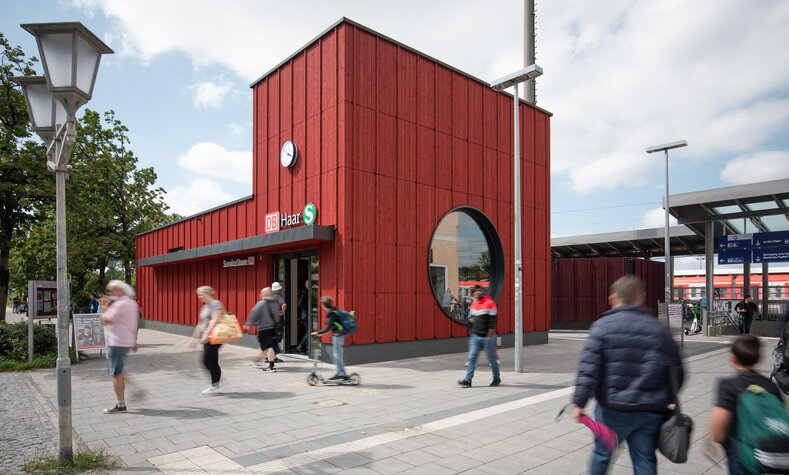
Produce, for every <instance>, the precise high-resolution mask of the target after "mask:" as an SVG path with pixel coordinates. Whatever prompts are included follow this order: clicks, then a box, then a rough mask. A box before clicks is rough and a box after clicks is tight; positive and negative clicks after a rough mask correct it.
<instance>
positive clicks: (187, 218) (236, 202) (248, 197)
mask: <svg viewBox="0 0 789 475" xmlns="http://www.w3.org/2000/svg"><path fill="white" fill-rule="evenodd" d="M254 197H255V195H248V196H245V197H243V198H239V199H237V200H233V201H230V202H228V203H224V204H221V205H219V206H214V207H213V208H210V209H207V210H205V211H200V212H199V213H195V214H192V215H189V216H186V217H185V218H181V219H179V220H178V221H173V222H172V223H167V224H162V225H161V226H157V227H155V228H153V229H149V230H147V231H143V232H141V233H137V235H136V236H135V237H139V236H142V235H144V234H148V233H152V232H154V231H159V230H160V229H164V228H166V227H168V226H174V225H176V224H178V223H183V222H184V221H189V220H190V219H194V218H197V217H198V216H202V215H204V214H208V213H211V212H213V211H216V210H220V209H222V208H227V207H228V206H233V205H235V204H238V203H242V202H244V201H247V200H251V199H252V198H254Z"/></svg>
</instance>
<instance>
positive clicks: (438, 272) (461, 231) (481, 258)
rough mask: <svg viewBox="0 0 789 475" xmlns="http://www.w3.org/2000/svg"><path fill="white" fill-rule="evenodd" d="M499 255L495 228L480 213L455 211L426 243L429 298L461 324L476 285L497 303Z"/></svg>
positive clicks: (501, 271)
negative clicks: (431, 297)
mask: <svg viewBox="0 0 789 475" xmlns="http://www.w3.org/2000/svg"><path fill="white" fill-rule="evenodd" d="M503 256H504V251H503V250H502V247H501V240H500V239H499V237H498V234H497V233H496V229H495V228H494V227H493V224H492V223H491V222H490V220H489V219H488V218H487V216H485V215H484V214H483V213H482V212H481V211H479V210H476V209H474V208H456V209H453V210H452V211H450V212H449V213H447V214H446V215H445V216H444V217H443V218H442V219H441V221H440V222H439V223H438V226H437V227H436V230H435V232H434V233H433V240H432V241H431V243H430V252H429V259H428V272H429V273H430V285H431V287H432V288H433V295H434V296H435V298H436V301H437V302H438V305H439V307H441V308H442V309H443V310H444V313H446V314H447V316H449V317H450V318H451V319H453V320H455V321H457V322H461V323H462V322H465V320H466V319H467V318H468V312H469V307H470V306H471V289H473V288H474V286H476V285H481V286H483V287H485V288H487V289H488V293H489V295H491V296H492V297H493V299H494V300H498V297H499V295H500V294H501V282H502V280H503V276H504V264H503V261H504V257H503Z"/></svg>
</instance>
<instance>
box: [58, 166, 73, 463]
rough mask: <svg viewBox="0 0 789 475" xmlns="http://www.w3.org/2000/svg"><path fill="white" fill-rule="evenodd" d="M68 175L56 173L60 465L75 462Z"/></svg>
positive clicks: (63, 171)
mask: <svg viewBox="0 0 789 475" xmlns="http://www.w3.org/2000/svg"><path fill="white" fill-rule="evenodd" d="M66 174H67V170H66V167H65V165H63V166H59V167H58V169H57V170H55V203H56V209H55V228H56V231H55V234H56V236H57V281H58V359H57V397H58V455H59V459H60V462H61V463H63V462H66V461H67V462H71V461H72V460H73V455H74V453H73V448H72V441H71V360H70V359H69V354H68V350H69V348H68V340H69V331H68V329H69V309H70V305H69V288H68V280H67V272H66Z"/></svg>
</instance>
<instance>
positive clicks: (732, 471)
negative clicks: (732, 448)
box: [726, 452, 748, 475]
mask: <svg viewBox="0 0 789 475" xmlns="http://www.w3.org/2000/svg"><path fill="white" fill-rule="evenodd" d="M726 461H727V462H729V475H748V471H747V470H745V467H744V466H743V465H742V461H740V457H739V456H738V455H737V453H736V452H729V453H728V454H726Z"/></svg>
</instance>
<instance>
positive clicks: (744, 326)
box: [734, 295, 759, 335]
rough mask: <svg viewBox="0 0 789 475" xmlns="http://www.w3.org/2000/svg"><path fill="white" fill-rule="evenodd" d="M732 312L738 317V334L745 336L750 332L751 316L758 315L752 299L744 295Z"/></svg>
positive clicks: (757, 309)
mask: <svg viewBox="0 0 789 475" xmlns="http://www.w3.org/2000/svg"><path fill="white" fill-rule="evenodd" d="M734 311H735V312H737V314H738V315H739V316H740V334H742V335H747V334H748V333H750V332H751V323H752V322H753V316H754V315H755V314H757V313H759V308H758V307H757V306H756V304H755V303H753V297H751V296H750V295H746V296H745V298H744V299H742V300H740V301H739V303H737V305H735V306H734Z"/></svg>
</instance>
